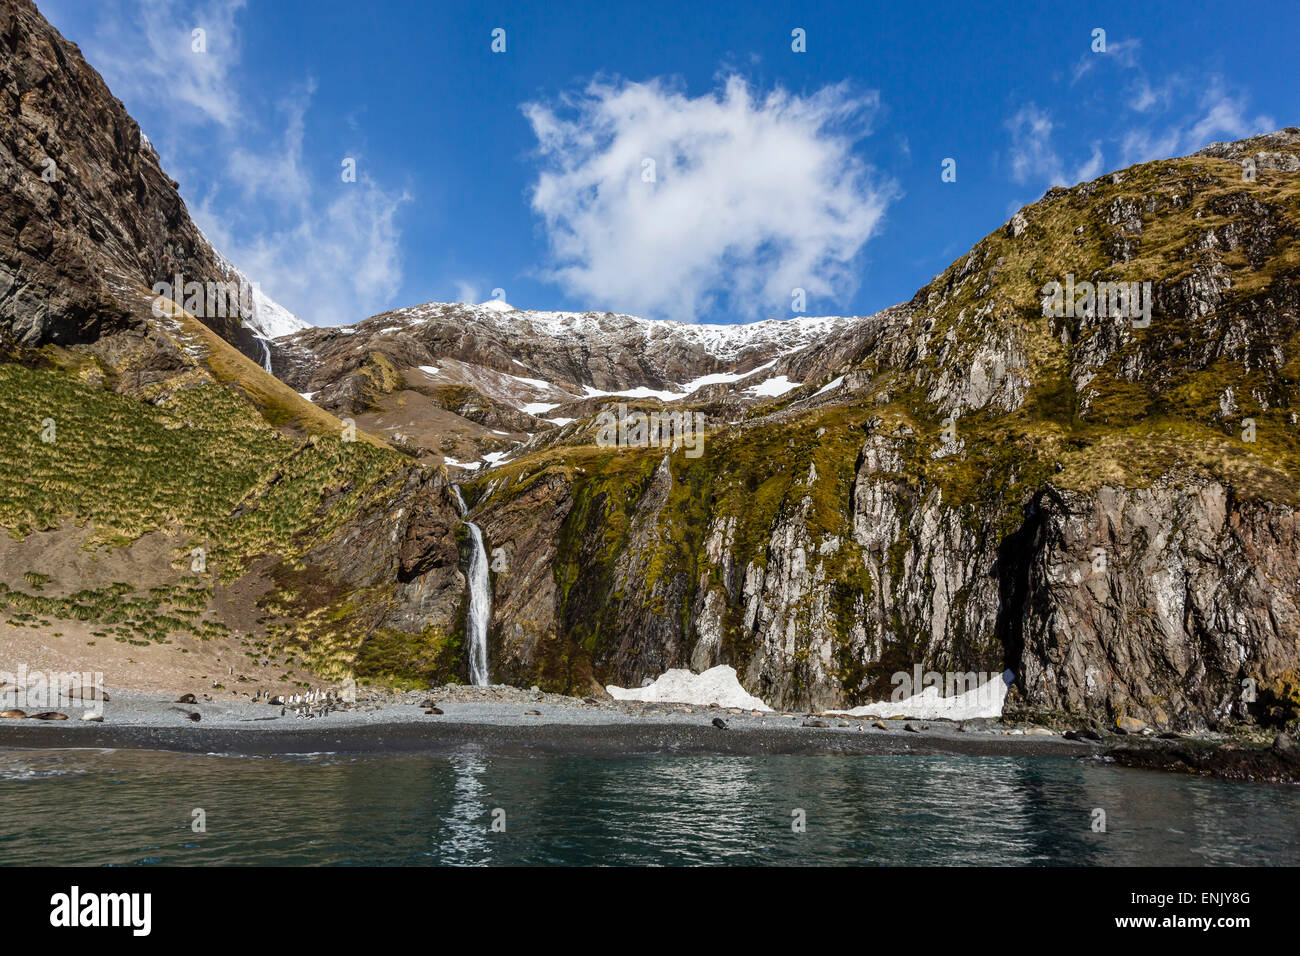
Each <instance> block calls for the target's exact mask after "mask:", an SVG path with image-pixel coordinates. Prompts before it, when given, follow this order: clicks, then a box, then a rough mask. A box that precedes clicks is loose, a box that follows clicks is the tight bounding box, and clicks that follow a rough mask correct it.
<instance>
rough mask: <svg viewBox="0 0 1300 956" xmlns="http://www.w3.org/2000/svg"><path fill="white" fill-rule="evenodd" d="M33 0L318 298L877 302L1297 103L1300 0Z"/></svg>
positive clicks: (214, 221) (669, 313)
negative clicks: (1057, 202)
mask: <svg viewBox="0 0 1300 956" xmlns="http://www.w3.org/2000/svg"><path fill="white" fill-rule="evenodd" d="M37 3H38V5H39V6H40V8H41V10H42V12H44V13H45V15H46V16H47V17H48V18H49V19H50V20H51V22H53V23H54V25H55V26H56V27H58V28H59V30H60V31H61V32H62V33H63V34H64V35H65V36H67V37H68V38H69V39H71V40H73V41H74V42H76V43H78V44H79V45H80V46H81V48H82V51H83V53H84V54H85V55H86V57H87V59H88V60H89V61H90V63H91V64H92V65H93V66H95V67H96V68H97V69H98V70H99V71H100V72H101V73H102V74H103V75H104V77H105V79H106V80H107V82H108V84H109V86H110V87H111V88H112V90H113V91H114V93H116V94H117V95H118V96H119V97H120V98H121V99H122V100H123V101H124V102H125V104H126V106H127V108H128V110H130V112H131V113H132V115H133V116H135V118H136V119H137V120H139V121H140V124H141V126H142V128H143V129H144V131H145V132H146V134H147V135H148V136H149V137H150V138H151V139H152V141H153V142H154V144H155V146H156V147H157V148H158V150H159V153H160V154H161V156H162V159H163V163H164V167H165V168H166V169H167V171H168V172H169V173H170V174H171V175H172V176H173V178H175V179H176V180H178V181H179V183H180V186H181V194H182V196H183V197H184V198H185V200H186V203H187V204H188V206H189V208H190V211H191V214H192V215H193V216H194V217H195V219H196V221H198V223H199V225H200V226H201V227H202V228H203V229H204V231H205V232H206V233H207V234H208V236H209V238H211V239H212V240H213V242H214V244H215V245H216V246H217V247H218V248H219V249H220V250H221V251H222V252H224V253H225V254H226V255H227V256H228V257H229V258H231V259H232V260H233V261H235V262H236V263H237V264H239V265H240V266H241V267H242V268H243V269H244V270H245V271H246V272H248V273H249V275H250V276H251V277H252V278H253V279H255V280H257V281H259V282H260V283H261V285H262V286H263V288H264V289H265V290H266V291H267V292H269V293H270V294H271V295H272V296H273V297H274V298H276V299H278V300H279V301H280V302H281V304H283V305H285V306H286V307H288V308H290V309H291V310H293V311H294V312H296V313H297V314H299V315H300V316H301V317H302V318H304V319H306V320H307V321H309V322H312V323H314V324H319V325H334V324H340V323H348V322H354V321H358V320H360V319H362V318H364V317H366V316H368V315H371V314H374V313H376V312H380V311H383V310H384V309H387V308H394V307H398V306H403V305H414V304H417V303H420V302H425V301H431V300H439V301H468V300H474V301H478V300H482V299H485V298H487V297H488V296H489V295H490V294H491V293H492V291H493V290H494V289H498V288H499V289H502V290H504V293H505V297H506V298H507V299H508V300H509V301H510V302H511V303H512V304H513V305H515V306H516V307H519V308H536V309H574V310H585V309H610V310H613V311H627V312H631V313H633V314H641V315H648V316H651V317H656V318H677V319H682V320H686V321H711V322H736V321H753V320H757V319H762V318H769V317H788V316H790V315H791V314H793V313H792V308H793V306H794V304H795V303H794V301H793V297H792V290H793V289H795V288H802V289H804V290H805V292H806V296H807V304H806V310H807V312H808V313H809V314H813V315H825V314H866V313H870V312H874V311H876V310H878V309H880V308H883V307H885V306H887V305H891V304H893V303H895V302H898V301H902V300H905V299H907V298H910V297H911V295H912V294H913V292H915V290H916V289H917V288H918V287H919V286H921V285H922V284H924V283H925V282H926V281H928V280H929V279H930V278H931V277H932V276H933V275H935V274H936V273H938V272H939V271H941V270H942V269H943V268H945V267H946V266H947V265H948V263H949V262H951V261H952V260H953V259H954V258H956V257H957V256H959V255H961V254H963V253H964V252H965V251H966V250H967V249H969V248H970V246H971V245H972V244H974V243H975V242H976V241H978V240H979V239H980V238H981V237H983V236H984V235H986V234H987V233H989V232H990V231H992V230H993V229H995V228H996V227H997V226H998V225H999V224H1000V223H1002V222H1004V221H1005V220H1006V219H1007V218H1009V216H1010V215H1011V213H1012V212H1014V210H1015V209H1017V208H1018V207H1019V206H1021V205H1023V204H1025V203H1028V202H1033V201H1034V200H1036V199H1038V198H1039V197H1040V196H1041V195H1042V194H1043V192H1044V191H1045V190H1046V189H1047V188H1048V187H1049V186H1051V185H1053V184H1054V183H1064V184H1073V183H1075V182H1079V181H1082V180H1085V179H1089V178H1093V177H1094V176H1096V175H1099V174H1101V173H1103V172H1106V171H1108V170H1111V169H1115V168H1120V167H1123V166H1125V165H1129V164H1131V163H1133V162H1139V161H1142V160H1145V159H1152V158H1158V157H1161V156H1166V155H1182V154H1185V153H1188V152H1192V151H1194V150H1196V149H1198V148H1200V147H1201V146H1204V145H1205V144H1206V143H1209V142H1213V141H1216V140H1224V139H1235V138H1240V137H1243V136H1247V135H1251V134H1253V133H1256V132H1261V131H1264V130H1266V129H1272V128H1277V127H1281V126H1287V125H1294V124H1297V123H1300V108H1298V107H1300V83H1297V72H1298V71H1297V69H1296V52H1295V50H1296V46H1295V44H1296V37H1297V36H1298V35H1300V13H1297V10H1298V9H1300V5H1297V4H1296V3H1294V2H1279V3H1268V2H1264V3H1250V4H1242V3H1197V4H1189V3H1186V2H1179V3H1159V2H1149V0H1147V2H1142V3H1133V2H1131V0H1130V2H1123V3H1096V4H1087V5H1084V4H1050V5H1049V4H1043V5H1042V7H1043V8H1040V6H1039V5H1037V4H1025V3H998V4H966V5H962V6H957V5H952V6H949V5H946V4H942V3H940V4H913V3H891V4H879V3H864V2H861V0H857V2H846V3H825V4H807V5H801V4H784V3H771V4H749V3H743V2H728V0H722V2H716V3H708V4H703V3H699V2H691V3H681V4H677V3H670V2H659V0H657V2H655V3H652V4H630V3H628V4H625V3H618V2H610V0H601V2H594V3H589V2H585V0H566V2H565V3H563V4H560V3H555V2H554V0H551V2H528V3H469V2H464V3H460V2H443V0H439V2H420V3H416V2H381V0H367V2H364V3H359V2H333V0H37ZM754 6H758V7H761V8H762V10H761V12H760V11H755V10H754V9H750V8H751V7H754ZM1047 7H1052V8H1055V9H1044V8H1047ZM498 27H499V28H502V29H504V30H505V52H503V53H494V52H493V51H492V49H491V45H492V39H493V38H492V31H493V30H494V29H496V28H498ZM796 28H799V29H802V30H803V31H805V36H806V52H801V53H800V52H794V51H793V50H792V48H791V47H792V42H793V41H792V36H791V33H792V31H793V30H794V29H796ZM1096 28H1101V29H1104V30H1105V41H1106V52H1105V53H1099V52H1093V50H1092V46H1093V43H1094V39H1093V30H1094V29H1096ZM196 29H201V30H203V31H204V33H203V35H202V36H203V43H202V44H201V46H203V48H204V49H202V50H199V51H196V50H195V49H194V47H195V35H194V33H193V31H194V30H196ZM348 158H350V159H353V160H355V168H356V181H355V182H345V181H343V174H342V173H343V165H342V164H343V161H344V160H345V159H348ZM947 158H952V159H955V160H956V182H943V181H942V180H941V172H942V163H943V161H944V160H945V159H947ZM646 160H653V161H654V167H653V170H651V169H650V168H648V167H647V165H646ZM651 172H653V176H652V177H650V173H651ZM651 178H652V180H653V181H649V180H650V179H651Z"/></svg>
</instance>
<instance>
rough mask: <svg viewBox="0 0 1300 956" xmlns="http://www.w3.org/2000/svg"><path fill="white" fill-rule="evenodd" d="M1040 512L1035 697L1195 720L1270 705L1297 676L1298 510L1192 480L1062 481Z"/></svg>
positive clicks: (1094, 710)
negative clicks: (1086, 490) (1139, 485)
mask: <svg viewBox="0 0 1300 956" xmlns="http://www.w3.org/2000/svg"><path fill="white" fill-rule="evenodd" d="M1038 512H1039V516H1040V524H1039V528H1038V533H1037V535H1036V541H1035V550H1034V552H1033V553H1032V554H1030V555H1026V556H1025V557H1026V559H1027V562H1028V593H1027V594H1026V596H1025V604H1024V607H1023V611H1022V612H1021V613H1022V614H1023V638H1024V646H1023V650H1022V655H1021V667H1020V670H1019V671H1018V673H1019V674H1020V682H1019V683H1020V685H1021V687H1022V689H1023V692H1024V695H1025V699H1026V704H1027V705H1028V706H1029V707H1031V708H1039V709H1043V710H1052V711H1059V712H1066V713H1074V714H1091V715H1098V716H1104V717H1106V718H1108V719H1110V720H1113V719H1114V718H1116V717H1120V716H1128V717H1136V718H1139V719H1142V720H1145V721H1147V722H1148V723H1150V724H1152V725H1153V726H1155V727H1158V728H1166V727H1173V728H1176V729H1192V730H1195V729H1204V728H1207V727H1209V728H1213V727H1216V726H1221V725H1224V724H1227V723H1230V722H1239V721H1242V720H1252V719H1254V718H1255V717H1257V716H1262V715H1261V714H1260V708H1261V707H1262V706H1264V705H1265V704H1266V702H1267V698H1268V697H1269V696H1270V694H1272V693H1274V692H1275V691H1276V690H1278V689H1279V688H1280V687H1281V686H1282V684H1285V683H1287V682H1288V681H1290V680H1293V679H1294V675H1292V677H1291V678H1288V677H1287V672H1294V671H1295V669H1296V668H1297V667H1298V666H1300V610H1298V609H1297V599H1298V597H1300V594H1298V593H1297V583H1298V582H1300V533H1298V531H1300V529H1298V528H1297V519H1296V515H1295V513H1294V512H1292V511H1291V510H1290V509H1287V508H1281V507H1277V506H1269V505H1261V504H1248V503H1244V502H1241V501H1238V500H1236V499H1235V498H1234V497H1233V496H1232V495H1231V493H1230V492H1229V491H1228V490H1227V489H1225V488H1224V487H1223V486H1222V485H1220V484H1218V483H1217V482H1207V481H1204V480H1199V481H1198V480H1196V479H1191V478H1187V479H1183V480H1180V481H1176V480H1169V481H1163V482H1160V483H1159V484H1157V485H1156V486H1153V487H1152V488H1148V489H1141V490H1122V489H1111V488H1103V489H1101V490H1100V491H1098V492H1097V493H1095V494H1093V495H1085V494H1079V493H1072V492H1059V491H1056V490H1055V489H1051V490H1049V491H1047V492H1045V493H1044V494H1043V495H1042V497H1041V498H1040V501H1039V505H1038ZM1248 678H1249V679H1251V680H1252V681H1253V690H1254V693H1253V694H1252V693H1251V692H1250V690H1251V688H1252V685H1245V686H1243V683H1242V682H1243V681H1245V680H1247V679H1248ZM1252 697H1254V698H1255V699H1254V700H1252V699H1250V698H1252Z"/></svg>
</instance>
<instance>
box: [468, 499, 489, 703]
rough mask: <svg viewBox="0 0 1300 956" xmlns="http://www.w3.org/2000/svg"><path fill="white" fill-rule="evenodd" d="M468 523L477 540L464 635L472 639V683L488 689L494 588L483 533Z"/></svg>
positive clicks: (470, 665)
mask: <svg viewBox="0 0 1300 956" xmlns="http://www.w3.org/2000/svg"><path fill="white" fill-rule="evenodd" d="M465 524H466V526H468V527H469V533H470V536H471V537H473V539H474V551H473V553H472V554H471V555H470V556H469V614H468V615H466V619H465V636H466V637H467V638H469V680H470V683H471V684H475V685H477V686H479V687H485V686H487V683H488V665H487V631H488V621H489V620H491V617H492V586H491V582H490V580H489V578H488V560H487V552H486V551H485V550H484V548H483V532H481V531H479V529H478V525H476V524H474V522H472V521H466V522H465Z"/></svg>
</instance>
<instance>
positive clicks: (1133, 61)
mask: <svg viewBox="0 0 1300 956" xmlns="http://www.w3.org/2000/svg"><path fill="white" fill-rule="evenodd" d="M1140 49H1142V41H1141V40H1137V39H1130V40H1119V41H1118V42H1115V43H1107V44H1106V52H1105V53H1094V52H1093V51H1092V49H1091V43H1089V50H1088V52H1087V53H1085V54H1083V55H1082V56H1081V57H1079V59H1078V61H1077V62H1076V63H1075V64H1074V69H1073V70H1071V71H1070V85H1071V86H1073V85H1074V84H1075V83H1078V82H1079V81H1080V80H1081V79H1083V78H1084V77H1085V76H1087V75H1088V74H1089V73H1091V72H1092V70H1093V68H1094V67H1096V66H1099V65H1104V66H1118V67H1121V68H1123V69H1132V68H1133V67H1136V66H1137V65H1138V51H1139V50H1140Z"/></svg>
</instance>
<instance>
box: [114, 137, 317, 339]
mask: <svg viewBox="0 0 1300 956" xmlns="http://www.w3.org/2000/svg"><path fill="white" fill-rule="evenodd" d="M140 135H141V137H142V138H143V136H144V134H143V133H141V134H140ZM199 235H200V236H203V241H204V242H207V243H208V248H209V249H211V250H212V256H213V258H214V259H216V261H217V266H218V267H219V268H220V269H221V270H222V271H223V272H225V273H226V275H227V276H229V277H230V278H231V279H232V280H233V281H235V282H238V283H240V285H241V286H251V287H252V289H253V294H252V300H253V308H252V313H253V314H252V315H251V316H247V315H246V316H242V318H243V321H244V325H245V326H246V327H247V328H248V330H249V331H250V332H252V333H253V334H254V335H256V336H257V337H258V338H260V339H278V338H279V337H280V336H282V335H293V333H295V332H301V331H302V330H303V329H310V328H311V327H312V326H311V324H310V323H307V322H304V321H303V320H302V319H300V318H298V316H296V315H294V314H293V313H292V312H290V311H289V310H288V309H286V308H285V307H284V306H282V305H281V304H280V303H278V302H276V301H275V300H274V299H272V298H271V297H270V296H269V295H267V294H266V293H265V292H263V291H262V288H261V286H259V285H258V284H257V283H256V282H253V281H252V280H250V279H249V278H248V276H246V275H244V272H243V270H242V269H240V268H239V267H238V266H237V265H235V264H234V263H233V262H231V261H230V260H229V259H227V258H226V257H225V256H223V255H222V254H221V253H220V252H218V251H217V249H216V247H215V246H213V245H212V243H211V242H210V241H209V240H208V237H207V236H205V235H203V231H202V230H199Z"/></svg>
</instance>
